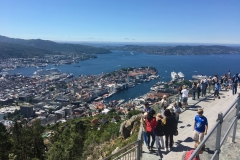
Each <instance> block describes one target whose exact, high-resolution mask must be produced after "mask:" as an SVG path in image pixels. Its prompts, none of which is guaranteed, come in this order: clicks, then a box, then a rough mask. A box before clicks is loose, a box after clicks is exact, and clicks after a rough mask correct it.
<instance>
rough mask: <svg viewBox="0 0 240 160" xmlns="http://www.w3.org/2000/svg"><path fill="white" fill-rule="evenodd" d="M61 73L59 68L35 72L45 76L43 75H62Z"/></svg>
mask: <svg viewBox="0 0 240 160" xmlns="http://www.w3.org/2000/svg"><path fill="white" fill-rule="evenodd" d="M60 73H61V71H60V70H59V69H57V68H51V69H40V70H37V71H35V72H34V73H33V74H36V75H39V76H43V75H54V74H60Z"/></svg>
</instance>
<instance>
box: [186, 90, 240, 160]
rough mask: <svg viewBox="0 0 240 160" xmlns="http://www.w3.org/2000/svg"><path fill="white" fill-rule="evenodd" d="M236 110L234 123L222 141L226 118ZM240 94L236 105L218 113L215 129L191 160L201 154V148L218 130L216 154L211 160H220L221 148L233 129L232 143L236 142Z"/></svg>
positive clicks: (205, 138)
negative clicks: (223, 124)
mask: <svg viewBox="0 0 240 160" xmlns="http://www.w3.org/2000/svg"><path fill="white" fill-rule="evenodd" d="M234 106H235V108H236V113H235V116H234V117H233V119H232V123H231V124H230V125H229V127H228V129H227V131H226V133H225V134H224V136H223V138H222V139H221V132H222V123H223V122H224V121H225V117H226V116H227V114H228V113H229V112H230V111H231V110H232V109H233V108H234ZM239 111H240V93H239V95H238V97H237V99H236V100H235V101H234V103H233V104H232V105H231V106H230V107H229V108H228V110H227V111H226V112H225V113H224V114H223V113H221V112H220V113H218V119H217V122H216V124H215V125H214V127H213V128H212V129H211V131H210V132H209V134H208V135H207V136H206V137H204V139H203V141H202V142H201V143H200V144H199V146H198V147H197V148H196V149H195V151H194V152H193V153H192V155H191V157H190V158H189V160H193V158H194V157H195V156H196V155H197V154H198V153H199V151H200V150H201V148H202V147H203V146H204V144H205V143H206V142H207V141H208V139H209V137H210V136H211V135H212V134H213V132H214V131H215V130H216V131H217V132H216V144H215V151H214V154H213V156H212V158H211V160H219V154H220V148H221V146H222V145H223V143H224V141H225V140H226V138H227V136H228V134H229V132H230V131H231V129H232V127H234V128H233V135H232V142H235V137H236V129H237V120H238V117H239V114H240V112H239Z"/></svg>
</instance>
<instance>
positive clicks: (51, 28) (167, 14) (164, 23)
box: [0, 0, 240, 44]
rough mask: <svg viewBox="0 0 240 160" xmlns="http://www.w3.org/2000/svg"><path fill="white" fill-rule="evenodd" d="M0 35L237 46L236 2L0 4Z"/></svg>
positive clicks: (239, 10)
mask: <svg viewBox="0 0 240 160" xmlns="http://www.w3.org/2000/svg"><path fill="white" fill-rule="evenodd" d="M0 35H4V36H8V37H13V38H23V39H37V38H40V39H46V40H57V41H80V42H99V41H102V42H166V43H175V42H179V43H226V44H240V1H239V0H64V1H63V0H0Z"/></svg>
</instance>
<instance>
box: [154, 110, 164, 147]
mask: <svg viewBox="0 0 240 160" xmlns="http://www.w3.org/2000/svg"><path fill="white" fill-rule="evenodd" d="M162 119H163V116H162V115H161V113H158V114H157V116H156V120H157V126H156V129H155V131H156V135H155V139H156V145H157V147H158V148H159V149H164V148H165V145H164V140H163V136H164V132H163V126H162Z"/></svg>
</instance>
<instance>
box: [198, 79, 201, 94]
mask: <svg viewBox="0 0 240 160" xmlns="http://www.w3.org/2000/svg"><path fill="white" fill-rule="evenodd" d="M200 92H201V83H200V80H198V83H197V98H198V99H199V97H200Z"/></svg>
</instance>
